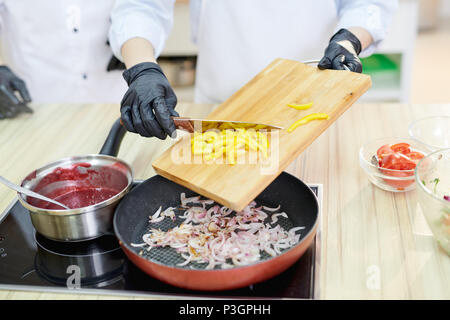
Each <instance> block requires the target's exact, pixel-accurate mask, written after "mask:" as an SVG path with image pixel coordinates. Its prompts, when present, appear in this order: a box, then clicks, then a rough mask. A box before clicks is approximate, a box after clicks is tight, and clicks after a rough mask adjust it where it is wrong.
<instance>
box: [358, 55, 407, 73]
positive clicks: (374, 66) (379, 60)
mask: <svg viewBox="0 0 450 320" xmlns="http://www.w3.org/2000/svg"><path fill="white" fill-rule="evenodd" d="M396 58H399V57H397V55H386V54H373V55H371V56H370V57H367V58H361V63H362V66H363V73H366V74H373V73H379V72H386V71H388V72H399V71H400V59H396Z"/></svg>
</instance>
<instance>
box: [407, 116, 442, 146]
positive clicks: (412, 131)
mask: <svg viewBox="0 0 450 320" xmlns="http://www.w3.org/2000/svg"><path fill="white" fill-rule="evenodd" d="M408 131H409V135H410V136H411V137H412V138H413V139H415V140H417V141H419V142H420V143H422V144H424V145H425V146H426V147H427V148H428V149H429V150H430V151H436V150H440V149H445V148H450V116H436V117H427V118H423V119H418V120H416V121H413V122H412V123H411V124H410V125H409V129H408Z"/></svg>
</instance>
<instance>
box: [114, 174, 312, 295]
mask: <svg viewBox="0 0 450 320" xmlns="http://www.w3.org/2000/svg"><path fill="white" fill-rule="evenodd" d="M183 192H184V193H185V194H186V197H192V196H196V195H197V194H196V193H194V192H193V191H191V190H189V189H187V188H185V187H183V186H181V185H178V184H176V183H174V182H172V181H170V180H167V179H166V178H163V177H161V176H154V177H152V178H150V179H148V180H146V181H144V182H142V183H141V184H140V185H139V186H137V187H135V188H134V189H132V190H131V191H130V192H129V193H128V194H127V195H126V196H125V197H124V198H123V199H122V201H121V202H120V203H119V205H118V206H117V208H116V211H115V214H114V220H113V225H114V232H115V234H116V236H117V238H118V239H119V243H120V245H121V247H122V249H123V250H124V252H125V254H126V255H127V257H128V258H129V259H130V260H131V261H132V262H133V263H134V264H135V265H136V266H138V267H139V268H140V269H141V270H143V271H144V272H146V273H147V274H149V275H150V276H152V277H154V278H157V279H159V280H161V281H163V282H165V283H168V284H171V285H174V286H177V287H181V288H186V289H192V290H204V291H215V290H229V289H236V288H240V287H245V286H248V285H250V284H254V283H258V282H262V281H264V280H267V279H269V278H272V277H274V276H276V275H278V274H279V273H281V272H283V271H284V270H286V269H287V268H289V267H290V266H291V265H292V264H294V263H295V262H296V261H297V260H298V259H299V258H300V257H301V256H302V255H303V253H304V252H305V251H306V249H307V248H308V247H309V246H310V245H311V243H312V241H313V239H314V236H315V234H316V230H317V225H318V212H319V207H318V202H317V198H316V196H315V195H314V193H313V192H312V191H311V189H309V187H308V186H307V185H306V184H304V183H303V182H302V181H301V180H299V179H298V178H296V177H294V176H292V175H290V174H288V173H286V172H283V173H281V174H280V175H279V176H278V177H277V178H276V179H275V180H274V181H273V182H272V183H271V184H270V185H269V186H268V187H267V188H266V189H265V190H264V191H263V192H262V193H261V194H260V195H259V196H258V197H257V198H256V199H255V201H256V203H257V205H258V206H259V205H264V206H268V207H277V206H278V205H281V210H282V211H284V212H286V213H287V215H288V219H281V218H280V219H279V224H280V225H281V227H282V228H284V229H285V230H289V229H290V228H293V227H297V226H303V227H305V229H303V230H301V237H300V240H299V242H298V243H297V244H296V245H295V246H294V247H292V248H290V249H287V250H286V251H283V252H282V254H281V255H278V256H276V257H270V256H269V255H267V257H264V255H262V256H261V260H260V261H258V262H256V263H254V264H251V265H247V266H240V267H233V268H230V269H212V270H206V269H204V268H202V267H199V266H201V265H200V264H195V267H194V268H193V264H191V263H190V264H188V265H186V266H183V267H181V266H177V264H178V263H180V262H183V261H184V259H183V258H181V257H180V256H179V255H178V253H176V251H175V249H172V248H168V247H167V248H153V249H152V250H151V251H150V252H149V253H148V254H145V255H140V254H139V252H140V251H141V250H142V248H137V247H133V246H131V243H142V236H143V235H144V234H145V233H147V232H148V230H149V229H150V227H157V228H161V229H162V230H168V229H169V228H173V227H175V226H176V225H179V224H181V222H183V220H181V219H176V221H175V222H172V221H171V219H168V218H166V219H164V220H163V221H162V222H160V223H158V225H153V224H152V225H150V224H149V222H148V221H149V216H150V215H152V214H153V213H154V212H155V211H156V210H158V208H159V207H160V206H162V208H163V209H166V208H167V207H178V206H179V205H180V194H181V193H183ZM272 226H275V225H272ZM204 265H205V266H206V264H204Z"/></svg>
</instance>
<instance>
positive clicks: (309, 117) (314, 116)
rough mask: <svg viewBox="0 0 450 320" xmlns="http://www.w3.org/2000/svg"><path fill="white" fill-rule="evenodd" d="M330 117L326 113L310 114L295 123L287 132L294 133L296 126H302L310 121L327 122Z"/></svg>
mask: <svg viewBox="0 0 450 320" xmlns="http://www.w3.org/2000/svg"><path fill="white" fill-rule="evenodd" d="M329 117H330V116H329V115H328V114H326V113H311V114H310V115H307V116H305V117H303V118H301V119H300V120H297V121H295V122H294V123H293V124H292V125H291V126H290V127H289V128H288V130H287V131H288V132H292V131H294V130H295V129H296V128H297V127H298V126H301V125H304V124H306V123H308V122H309V121H311V120H328V118H329Z"/></svg>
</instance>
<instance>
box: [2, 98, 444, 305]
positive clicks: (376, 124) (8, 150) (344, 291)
mask: <svg viewBox="0 0 450 320" xmlns="http://www.w3.org/2000/svg"><path fill="white" fill-rule="evenodd" d="M213 107H214V106H211V105H193V104H180V105H179V106H178V107H177V110H178V111H179V112H180V114H183V115H186V116H188V115H189V116H198V117H201V116H206V115H207V114H208V113H209V112H210V111H211V110H212V109H213ZM33 108H34V110H35V113H34V114H33V115H28V114H24V115H21V116H20V117H18V118H16V119H11V120H1V121H0V174H1V175H3V176H5V177H6V178H8V179H10V180H12V181H14V182H16V183H20V181H21V180H22V179H23V177H24V176H25V175H26V174H28V173H29V172H31V171H32V170H34V169H36V168H38V167H40V166H42V165H44V164H46V163H48V162H51V161H54V160H58V159H60V158H63V157H67V156H74V155H82V154H89V153H97V152H98V151H99V150H100V148H101V146H102V144H103V141H104V139H105V137H106V135H107V132H108V130H109V128H110V126H111V125H112V123H113V122H114V120H115V119H116V118H118V117H119V108H118V106H117V105H100V104H98V105H34V106H33ZM443 114H445V115H450V105H399V104H355V105H353V106H352V107H351V108H350V109H349V110H348V111H347V112H346V113H345V114H344V115H343V116H342V117H341V118H340V119H339V120H338V121H337V122H336V123H334V124H333V125H332V126H331V127H330V128H329V129H328V130H327V131H326V132H325V133H324V134H322V135H321V136H320V137H319V138H318V139H317V140H316V141H315V142H314V143H313V144H311V146H310V147H308V149H306V151H305V152H304V153H303V154H302V155H301V156H300V157H299V158H297V159H296V160H295V161H294V162H293V163H292V164H291V165H290V166H289V168H288V170H287V171H288V172H290V173H292V174H294V175H296V176H298V177H299V178H300V179H302V180H303V181H305V182H309V183H316V182H317V183H322V184H323V185H324V197H323V208H322V240H321V246H322V248H321V257H320V266H319V281H320V298H321V299H450V276H449V275H450V257H449V256H447V255H446V254H445V253H444V252H443V251H442V250H441V249H440V248H439V247H438V245H437V244H436V241H434V238H433V237H432V236H431V235H430V234H431V233H430V230H429V228H428V226H427V224H426V222H425V219H424V218H423V216H422V215H421V213H420V212H419V211H418V210H417V202H416V192H415V191H411V192H408V193H398V194H394V193H389V192H386V191H383V190H381V189H379V188H377V187H375V186H373V185H372V184H371V183H370V182H369V180H368V179H367V177H366V176H365V174H364V172H363V171H362V169H360V167H359V161H358V150H359V147H360V146H361V145H362V144H363V143H364V142H366V141H369V140H371V139H375V138H378V137H388V136H396V137H407V136H408V131H407V126H408V124H409V123H410V122H411V121H412V120H414V119H418V118H421V117H425V116H430V115H443ZM171 143H172V142H171V141H169V139H168V140H166V141H160V140H157V139H145V138H141V137H139V136H137V135H134V134H127V135H126V136H125V138H124V140H123V142H122V146H121V149H120V152H119V157H120V158H121V159H123V160H125V161H127V162H128V163H129V164H130V165H131V166H132V167H133V170H134V173H135V178H136V179H146V178H148V177H150V176H152V175H154V171H153V169H152V167H151V162H152V160H153V159H154V158H155V157H157V156H158V155H159V154H161V153H162V152H163V151H164V150H165V149H166V148H167V147H168V146H169V145H170V144H171ZM15 195H16V194H15V192H13V191H10V190H9V189H7V188H6V187H3V186H0V213H1V212H3V210H5V209H6V207H7V206H8V204H9V203H10V202H11V201H12V200H13V199H14V197H15ZM0 218H1V217H0ZM110 298H112V299H119V298H139V299H140V298H142V297H123V296H120V297H119V296H117V297H116V296H107V295H105V296H99V295H86V294H70V293H69V294H65V293H64V294H60V293H48V292H46V293H39V292H21V291H7V290H0V299H110Z"/></svg>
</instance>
